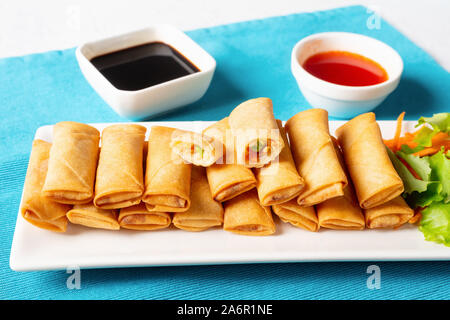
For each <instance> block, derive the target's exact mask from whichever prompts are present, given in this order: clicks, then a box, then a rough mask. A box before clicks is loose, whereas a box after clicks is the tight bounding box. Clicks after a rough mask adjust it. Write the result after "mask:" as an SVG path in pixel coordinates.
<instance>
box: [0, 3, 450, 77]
mask: <svg viewBox="0 0 450 320" xmlns="http://www.w3.org/2000/svg"><path fill="white" fill-rule="evenodd" d="M352 4H363V5H366V6H370V7H373V8H374V9H376V10H377V11H378V12H379V13H380V14H381V16H382V17H383V18H384V19H386V20H387V21H389V22H390V23H391V24H392V25H394V26H395V27H396V28H397V29H399V30H400V31H401V32H403V33H404V34H405V35H406V36H408V37H409V38H410V39H412V40H413V41H414V42H415V43H416V44H418V45H419V46H421V47H422V48H424V49H425V50H426V51H428V52H429V53H430V54H431V55H432V56H433V57H434V58H435V59H436V60H437V61H438V62H439V63H440V64H441V65H442V66H444V67H445V68H446V69H447V70H450V0H409V1H401V0H369V1H364V0H360V1H352V0H347V1H343V0H341V1H337V0H247V1H246V0H220V1H219V0H187V1H186V0H126V1H124V0H120V1H118V0H115V1H113V0H34V1H33V0H1V2H0V57H7V56H15V55H24V54H28V53H33V52H40V51H46V50H53V49H64V48H68V47H73V46H76V45H78V44H80V43H81V42H84V41H86V40H90V39H97V38H101V37H104V36H108V35H114V34H118V33H122V32H126V31H130V30H134V29H140V28H143V27H146V26H148V25H151V24H156V23H168V24H172V25H175V26H177V27H178V28H180V29H182V30H190V29H195V28H201V27H209V26H214V25H218V24H225V23H231V22H237V21H243V20H250V19H257V18H264V17H269V16H276V15H284V14H289V13H295V12H305V11H315V10H323V9H331V8H335V7H341V6H346V5H352Z"/></svg>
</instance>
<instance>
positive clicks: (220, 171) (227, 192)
mask: <svg viewBox="0 0 450 320" xmlns="http://www.w3.org/2000/svg"><path fill="white" fill-rule="evenodd" d="M203 133H204V134H206V135H208V136H212V137H214V138H215V139H218V140H219V141H221V142H222V144H223V145H224V151H223V154H224V156H223V157H222V158H221V159H220V160H221V161H220V162H221V164H220V163H215V164H213V165H212V166H209V167H207V168H206V175H207V178H208V183H209V187H210V190H211V195H212V196H213V198H214V199H215V200H216V201H219V202H224V201H227V200H230V199H232V198H234V197H236V196H238V195H240V194H242V193H244V192H246V191H248V190H250V189H253V188H254V187H255V186H256V178H255V176H254V174H253V172H252V171H251V170H250V169H249V168H246V167H244V166H243V165H239V164H236V163H235V152H234V141H233V137H232V135H231V131H230V127H229V124H228V118H224V119H222V120H220V121H219V122H216V123H215V124H213V125H212V126H210V127H208V128H206V129H205V130H204V131H203ZM227 133H228V134H227ZM230 140H231V141H230ZM218 162H219V161H218Z"/></svg>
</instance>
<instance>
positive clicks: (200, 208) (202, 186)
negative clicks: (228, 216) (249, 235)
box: [173, 167, 223, 231]
mask: <svg viewBox="0 0 450 320" xmlns="http://www.w3.org/2000/svg"><path fill="white" fill-rule="evenodd" d="M222 223H223V208H222V204H221V203H219V202H217V201H215V200H214V199H213V197H212V196H211V191H210V190H209V185H208V180H207V179H206V170H205V169H204V168H202V167H193V168H192V178H191V206H190V207H189V209H188V210H187V211H185V212H176V213H175V214H174V216H173V224H174V225H175V227H177V228H180V229H183V230H187V231H203V230H206V229H209V228H211V227H215V226H220V225H222Z"/></svg>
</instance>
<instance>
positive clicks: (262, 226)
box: [223, 190, 275, 236]
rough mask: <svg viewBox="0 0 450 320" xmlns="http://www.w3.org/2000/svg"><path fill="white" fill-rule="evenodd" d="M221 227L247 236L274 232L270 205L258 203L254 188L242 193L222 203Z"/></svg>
mask: <svg viewBox="0 0 450 320" xmlns="http://www.w3.org/2000/svg"><path fill="white" fill-rule="evenodd" d="M224 208H225V214H224V223H223V229H224V230H226V231H230V232H233V233H237V234H242V235H247V236H266V235H270V234H273V233H275V223H274V222H273V219H272V213H271V210H270V207H263V206H261V204H260V203H259V200H258V194H257V193H256V190H251V191H249V192H246V193H243V194H241V195H239V196H237V197H235V198H233V199H231V200H230V201H227V202H225V205H224Z"/></svg>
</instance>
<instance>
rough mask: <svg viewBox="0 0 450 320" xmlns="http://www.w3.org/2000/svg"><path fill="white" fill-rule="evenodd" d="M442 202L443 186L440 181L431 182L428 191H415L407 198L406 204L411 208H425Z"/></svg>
mask: <svg viewBox="0 0 450 320" xmlns="http://www.w3.org/2000/svg"><path fill="white" fill-rule="evenodd" d="M442 200H444V196H443V195H442V184H441V183H440V182H439V181H430V182H428V186H427V190H426V191H424V192H416V191H414V192H412V193H411V194H410V195H408V196H407V197H406V202H407V203H408V205H409V206H410V207H411V208H417V207H421V208H423V207H426V206H429V205H430V204H431V203H433V202H439V201H442Z"/></svg>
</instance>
